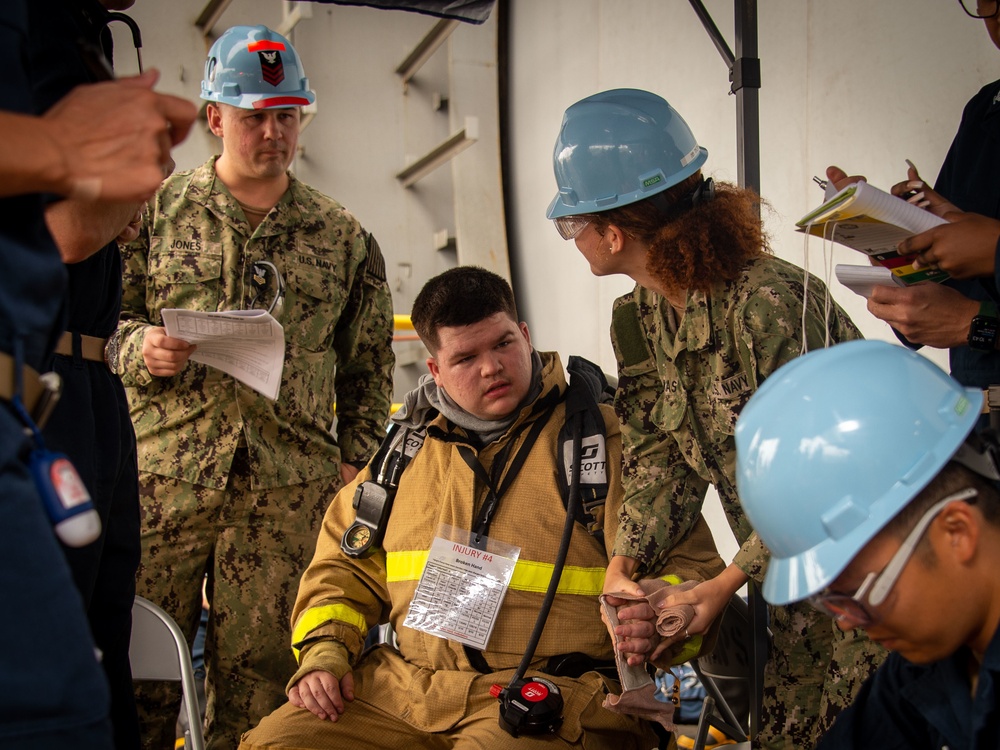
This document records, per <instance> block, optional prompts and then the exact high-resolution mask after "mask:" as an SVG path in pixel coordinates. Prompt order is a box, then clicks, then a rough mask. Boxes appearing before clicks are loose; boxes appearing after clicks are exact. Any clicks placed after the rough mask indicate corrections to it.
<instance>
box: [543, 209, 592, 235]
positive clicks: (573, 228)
mask: <svg viewBox="0 0 1000 750" xmlns="http://www.w3.org/2000/svg"><path fill="white" fill-rule="evenodd" d="M590 222H591V217H589V216H586V215H581V216H560V217H559V218H557V219H553V220H552V223H553V224H555V225H556V231H557V232H559V236H560V237H562V238H563V239H564V240H571V239H573V238H575V237H577V236H579V234H580V232H582V231H583V230H584V229H585V228H586V226H587V225H588V224H589V223H590Z"/></svg>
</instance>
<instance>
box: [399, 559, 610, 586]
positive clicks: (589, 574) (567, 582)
mask: <svg viewBox="0 0 1000 750" xmlns="http://www.w3.org/2000/svg"><path fill="white" fill-rule="evenodd" d="M428 554H429V553H428V552H427V551H426V550H414V551H410V552H389V553H387V554H386V556H385V569H386V581H387V582H388V583H403V582H404V581H418V580H420V575H421V574H422V573H423V572H424V567H425V566H426V565H427V556H428ZM554 567H555V566H554V565H553V564H552V563H542V562H535V561H533V560H518V561H517V564H516V565H515V566H514V575H513V576H512V577H511V581H510V588H511V589H514V590H515V591H534V592H544V591H545V590H546V589H547V588H548V586H549V580H550V579H551V578H552V570H553V568H554ZM604 572H605V569H604V568H603V567H601V568H581V567H577V566H573V565H567V566H566V567H564V568H563V572H562V575H561V576H560V577H559V588H558V589H557V590H556V593H559V594H572V595H575V596H600V594H601V590H602V589H603V587H604Z"/></svg>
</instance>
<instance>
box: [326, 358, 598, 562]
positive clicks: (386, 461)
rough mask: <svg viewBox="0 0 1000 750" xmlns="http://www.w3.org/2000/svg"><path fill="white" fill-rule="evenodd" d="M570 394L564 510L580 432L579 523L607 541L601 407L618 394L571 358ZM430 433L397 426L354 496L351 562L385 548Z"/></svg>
mask: <svg viewBox="0 0 1000 750" xmlns="http://www.w3.org/2000/svg"><path fill="white" fill-rule="evenodd" d="M566 369H567V371H568V372H569V374H570V379H569V385H568V387H567V389H566V395H565V399H566V418H565V421H564V422H563V426H562V428H561V429H560V430H559V440H558V446H559V454H560V456H561V459H562V461H561V463H562V471H560V472H559V488H560V492H561V494H562V501H563V506H564V507H567V508H568V507H569V491H570V483H571V479H572V476H573V464H574V458H575V454H574V450H573V438H574V435H575V433H576V431H577V430H578V429H579V430H581V431H582V432H581V440H580V455H579V461H580V499H581V502H580V503H579V504H578V505H577V506H576V511H575V513H574V516H575V520H576V521H577V522H578V523H580V524H581V525H582V526H584V527H585V528H586V529H587V531H588V532H589V533H590V534H591V535H592V536H594V537H596V538H598V539H600V540H603V538H604V503H605V500H606V499H607V496H608V457H607V447H606V442H605V438H606V431H605V429H604V415H603V414H601V409H600V406H599V404H601V403H609V402H610V401H611V399H612V398H613V396H614V390H613V389H612V388H611V386H610V385H608V381H607V378H606V377H605V375H604V372H603V371H602V370H601V368H600V367H598V366H597V365H595V364H594V363H593V362H590V361H589V360H586V359H584V358H583V357H577V356H571V357H570V358H569V361H568V363H567V366H566ZM426 437H427V431H426V428H421V429H419V430H410V429H407V428H403V427H400V425H398V424H393V425H392V427H391V428H390V429H389V432H388V434H387V435H386V437H385V439H384V440H383V441H382V445H381V446H380V447H379V449H378V452H377V453H376V454H375V457H374V458H373V459H372V460H371V462H370V464H369V465H370V466H371V467H372V479H369V480H367V481H365V482H362V483H361V484H360V485H358V488H357V489H356V490H355V492H354V509H355V510H356V516H355V520H354V523H353V524H351V526H350V527H349V528H348V529H347V531H345V532H344V536H343V538H342V539H341V543H340V548H341V549H342V550H343V551H344V554H346V555H349V556H350V557H367V556H369V555H370V554H371V553H372V552H374V551H375V549H377V548H378V547H379V546H381V544H382V539H383V538H384V537H385V527H386V524H387V523H388V521H389V514H390V512H391V510H392V502H393V499H394V498H395V495H396V489H397V487H398V486H399V480H400V477H401V476H402V474H403V471H404V470H405V469H406V467H407V465H408V464H409V463H410V461H412V460H413V457H414V456H415V455H416V453H417V451H419V450H420V448H421V446H423V444H424V440H425V439H426Z"/></svg>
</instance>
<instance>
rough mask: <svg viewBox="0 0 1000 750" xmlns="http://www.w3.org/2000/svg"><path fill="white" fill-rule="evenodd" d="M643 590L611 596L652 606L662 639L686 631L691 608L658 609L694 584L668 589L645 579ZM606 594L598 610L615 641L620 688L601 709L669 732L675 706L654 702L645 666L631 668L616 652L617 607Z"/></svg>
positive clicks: (692, 615)
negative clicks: (642, 592) (668, 599)
mask: <svg viewBox="0 0 1000 750" xmlns="http://www.w3.org/2000/svg"><path fill="white" fill-rule="evenodd" d="M640 585H641V586H642V587H643V589H644V590H647V591H649V593H648V594H646V595H645V596H636V595H635V594H627V593H624V592H617V593H613V594H610V596H612V597H617V598H619V599H628V600H629V601H630V602H642V601H644V602H647V603H648V604H649V605H650V606H652V607H653V611H654V612H659V615H658V616H657V621H656V630H657V632H658V633H659V634H660V635H661V636H662V637H664V638H671V637H673V636H676V635H677V634H678V633H681V632H685V631H686V629H687V626H688V624H689V623H690V622H691V619H692V618H693V617H694V608H693V607H691V606H690V605H679V606H676V607H668V608H666V609H664V610H662V611H661V610H660V609H659V607H658V606H657V605H658V603H659V602H662V601H663V600H664V599H665V598H666V597H667V596H670V595H671V594H677V593H680V592H681V591H687V590H688V589H690V588H694V587H695V586H696V585H697V582H695V581H685V582H684V583H681V584H678V585H677V586H671V585H670V584H668V583H667V582H666V581H660V580H652V579H646V580H643V581H641V582H640ZM608 596H609V595H607V594H605V595H602V596H601V611H602V613H603V614H604V620H605V622H606V623H607V626H608V631H609V632H610V633H611V639H612V640H613V641H614V649H615V665H616V666H617V668H618V679H619V680H620V682H621V685H622V694H621V695H608V696H606V697H605V699H604V704H603V705H604V708H606V709H608V710H609V711H613V712H615V713H620V714H630V715H632V716H639V717H641V718H643V719H647V720H649V721H656V722H659V723H660V724H661V725H662V726H663V728H664V729H666V730H667V731H668V732H672V731H674V728H675V725H674V711H675V710H676V708H677V707H676V705H675V704H674V703H673V702H663V701H659V700H657V699H656V683H655V682H654V681H653V678H652V677H651V676H650V674H649V672H647V671H646V666H645V664H639V665H636V666H630V665H629V664H628V661H627V659H628V657H627V656H626V655H625V654H623V653H621V652H620V651H619V650H618V645H619V643H620V642H621V638H619V636H618V635H617V634H616V633H615V628H616V627H617V626H618V625H619V620H618V608H617V607H614V606H612V605H611V604H609V603H608V601H607V598H608Z"/></svg>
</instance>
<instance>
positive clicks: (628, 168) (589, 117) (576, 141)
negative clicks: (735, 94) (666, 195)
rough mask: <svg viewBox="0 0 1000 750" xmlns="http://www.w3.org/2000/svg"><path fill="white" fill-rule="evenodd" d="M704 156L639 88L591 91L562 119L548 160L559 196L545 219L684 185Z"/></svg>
mask: <svg viewBox="0 0 1000 750" xmlns="http://www.w3.org/2000/svg"><path fill="white" fill-rule="evenodd" d="M707 158H708V152H707V151H706V150H705V149H703V148H701V147H700V146H699V145H698V142H697V141H696V140H695V139H694V135H692V134H691V130H690V128H688V126H687V123H685V122H684V120H683V118H681V116H680V115H679V114H677V111H676V110H675V109H674V108H673V107H671V106H670V105H669V104H668V103H667V101H666V100H665V99H664V98H663V97H661V96H657V95H656V94H651V93H650V92H648V91H640V90H639V89H613V90H611V91H604V92H601V93H600V94H594V95H593V96H589V97H587V98H586V99H582V100H581V101H578V102H577V103H576V104H574V105H573V106H571V107H570V108H569V109H567V110H566V114H564V115H563V121H562V126H561V127H560V128H559V137H558V138H557V139H556V146H555V151H554V153H553V155H552V163H553V168H554V170H555V173H556V185H557V186H558V190H559V192H558V193H556V197H555V198H553V199H552V202H551V203H550V204H549V208H548V211H547V212H546V216H547V217H548V218H550V219H558V218H559V217H561V216H573V215H575V214H586V213H596V212H599V211H607V210H608V209H611V208H615V207H617V206H626V205H628V204H629V203H635V202H636V201H640V200H643V199H644V198H648V197H649V196H651V195H655V194H656V193H660V192H663V191H664V190H666V189H667V188H671V187H673V186H674V185H677V184H678V183H680V182H683V181H684V180H685V179H687V178H688V177H690V176H691V175H693V174H694V173H695V172H697V171H698V170H699V169H700V168H701V165H702V164H704V163H705V160H706V159H707Z"/></svg>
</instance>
